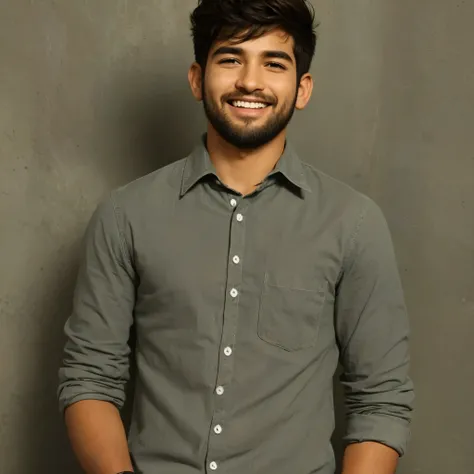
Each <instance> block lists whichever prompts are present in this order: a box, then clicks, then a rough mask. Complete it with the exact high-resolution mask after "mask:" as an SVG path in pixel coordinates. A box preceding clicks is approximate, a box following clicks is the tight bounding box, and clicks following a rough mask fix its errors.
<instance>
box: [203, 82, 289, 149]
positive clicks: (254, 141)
mask: <svg viewBox="0 0 474 474" xmlns="http://www.w3.org/2000/svg"><path fill="white" fill-rule="evenodd" d="M202 89H203V90H202V92H203V104H204V112H205V114H206V117H207V119H208V120H209V122H210V124H211V125H212V126H213V127H214V129H215V130H216V131H217V133H218V134H219V135H220V136H221V137H222V138H223V139H224V140H225V141H226V142H228V143H230V144H231V145H233V146H235V147H236V148H239V149H241V150H255V149H257V148H260V147H262V146H263V145H266V144H267V143H269V142H271V141H272V140H273V139H275V138H276V137H277V136H278V135H279V134H280V133H281V132H282V131H283V130H284V129H285V128H286V127H287V126H288V124H289V122H290V120H291V118H292V117H293V114H294V112H295V106H296V100H297V95H295V98H294V100H293V102H292V104H291V105H290V106H286V107H284V109H283V110H281V112H279V113H278V114H277V115H275V116H273V117H272V118H271V119H270V120H269V121H268V122H267V123H266V124H265V125H264V126H263V127H259V128H253V129H252V128H251V129H249V130H246V129H245V126H244V127H243V128H240V127H235V126H234V125H233V124H232V123H231V122H230V120H229V119H228V118H227V117H226V115H225V114H224V112H223V111H222V110H221V109H218V108H217V107H216V104H215V103H214V102H212V101H211V100H209V99H208V97H207V94H206V92H205V87H204V84H203V88H202ZM269 107H273V105H270V106H269ZM251 122H252V121H251V120H248V121H247V122H246V125H248V124H251Z"/></svg>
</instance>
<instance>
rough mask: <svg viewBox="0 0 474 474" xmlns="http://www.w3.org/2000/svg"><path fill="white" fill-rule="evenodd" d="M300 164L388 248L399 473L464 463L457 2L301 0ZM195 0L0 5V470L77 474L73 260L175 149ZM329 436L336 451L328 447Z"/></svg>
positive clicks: (473, 371)
mask: <svg viewBox="0 0 474 474" xmlns="http://www.w3.org/2000/svg"><path fill="white" fill-rule="evenodd" d="M313 3H314V5H315V7H316V11H317V15H318V18H319V19H320V21H321V27H320V43H319V49H318V52H317V56H316V60H315V63H314V67H313V72H314V75H315V78H316V90H315V94H314V98H313V101H312V104H311V106H310V107H309V108H308V109H307V110H306V111H304V112H302V113H300V114H298V115H297V116H296V118H295V120H294V122H293V125H292V127H291V137H292V138H293V141H294V144H295V145H296V147H297V149H298V150H299V151H300V154H301V155H302V157H303V158H304V159H306V160H307V161H309V162H311V163H313V164H314V165H315V166H317V167H319V168H320V169H321V170H323V171H326V172H328V173H330V174H332V175H333V176H335V177H336V178H339V179H341V180H344V181H346V182H347V183H349V184H351V185H352V186H354V187H355V188H357V189H359V190H361V191H363V192H365V193H367V194H369V195H370V196H371V197H373V198H374V199H375V200H376V201H377V202H378V203H379V204H380V205H381V207H382V208H383V210H384V212H385V214H386V216H387V219H388V221H389V224H390V227H391V229H392V232H393V238H394V242H395V245H396V251H397V255H398V259H399V265H400V270H401V273H402V278H403V283H404V287H405V291H406V298H407V304H408V307H409V310H410V314H411V320H412V328H413V338H412V352H413V369H412V376H413V378H414V381H415V383H416V389H417V402H416V407H417V412H416V417H415V422H414V425H413V437H412V442H411V446H410V452H409V454H408V455H407V456H406V457H405V458H404V460H403V462H402V464H401V467H400V472H401V473H402V474H415V473H416V474H420V473H426V474H428V473H429V474H446V473H456V474H470V473H472V469H473V468H472V466H473V465H474V450H473V449H472V446H473V444H474V408H473V407H474V404H473V400H474V364H473V363H472V356H471V351H470V349H471V344H472V337H473V334H474V61H473V57H474V53H473V51H474V50H473V46H472V45H473V44H474V29H473V28H472V19H473V18H474V2H472V1H467V0H466V1H462V0H450V1H446V0H417V1H416V2H413V1H412V0H379V1H378V2H375V1H371V0H360V1H358V2H352V1H351V2H342V1H338V2H336V1H331V0H321V1H319V0H314V1H313ZM194 6H195V0H179V1H177V0H141V1H140V2H131V1H130V2H128V1H127V0H101V1H100V2H97V1H91V0H81V1H77V2H58V1H55V0H29V1H28V0H1V1H0V386H1V390H0V472H1V473H7V472H8V473H12V474H30V473H33V472H41V473H43V472H44V473H46V472H55V473H56V472H58V473H59V472H67V473H71V474H72V473H74V472H76V467H75V463H74V461H73V458H72V455H71V452H70V449H69V447H68V443H67V442H66V438H65V432H64V428H63V425H62V421H61V419H60V416H59V414H58V410H57V403H56V394H55V392H56V385H57V368H58V365H59V363H60V360H61V350H62V345H63V336H62V328H63V324H64V321H65V319H66V318H67V316H68V313H69V310H70V307H71V297H72V291H73V286H74V280H75V275H76V270H77V264H78V260H77V259H78V245H79V242H80V239H81V238H82V233H83V230H84V226H85V225H86V223H87V221H88V219H89V217H90V214H91V212H92V210H93V208H94V207H95V205H96V203H97V202H98V200H99V199H100V198H101V197H102V196H103V195H104V193H106V192H107V191H108V190H109V189H111V188H113V187H116V186H117V185H120V184H123V183H125V182H128V181H130V180H132V179H134V178H136V177H138V176H140V175H142V174H145V173H147V172H149V171H151V170H153V169H155V168H157V167H160V166H162V165H164V164H166V163H168V162H170V161H173V160H175V159H178V158H181V157H182V156H184V155H185V154H187V153H188V152H189V151H190V149H191V147H192V146H193V145H194V143H195V141H196V139H197V138H198V137H199V134H200V133H201V132H202V131H203V130H204V124H205V121H204V118H203V114H202V112H201V109H200V106H199V105H198V104H195V103H194V102H193V100H192V98H191V94H190V92H189V91H188V86H187V83H186V73H187V68H188V65H189V64H190V62H191V60H192V47H191V41H190V37H189V32H188V15H189V13H190V11H191V9H192V8H193V7H194ZM336 438H337V436H336Z"/></svg>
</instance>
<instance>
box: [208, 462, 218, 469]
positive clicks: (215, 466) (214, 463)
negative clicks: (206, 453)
mask: <svg viewBox="0 0 474 474" xmlns="http://www.w3.org/2000/svg"><path fill="white" fill-rule="evenodd" d="M209 468H210V469H211V471H217V463H216V462H214V461H212V462H211V463H210V464H209Z"/></svg>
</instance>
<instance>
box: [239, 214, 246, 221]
mask: <svg viewBox="0 0 474 474" xmlns="http://www.w3.org/2000/svg"><path fill="white" fill-rule="evenodd" d="M237 220H238V221H239V222H242V221H243V220H244V216H243V215H242V214H237Z"/></svg>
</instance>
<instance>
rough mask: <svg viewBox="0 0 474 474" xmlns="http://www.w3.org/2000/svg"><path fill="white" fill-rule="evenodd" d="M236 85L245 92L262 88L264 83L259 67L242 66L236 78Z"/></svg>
mask: <svg viewBox="0 0 474 474" xmlns="http://www.w3.org/2000/svg"><path fill="white" fill-rule="evenodd" d="M236 87H237V89H239V90H241V91H244V92H247V93H249V92H254V91H257V90H263V89H264V85H263V80H262V74H261V71H260V69H259V68H258V67H257V66H252V65H247V66H245V67H243V68H242V70H241V72H240V75H239V78H238V79H237V82H236Z"/></svg>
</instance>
